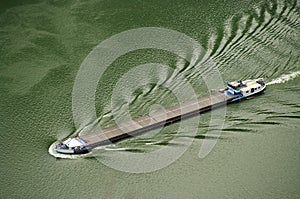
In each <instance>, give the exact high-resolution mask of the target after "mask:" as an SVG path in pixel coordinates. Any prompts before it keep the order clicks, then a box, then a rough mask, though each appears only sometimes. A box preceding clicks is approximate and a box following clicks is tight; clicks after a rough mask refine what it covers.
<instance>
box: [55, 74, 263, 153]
mask: <svg viewBox="0 0 300 199" xmlns="http://www.w3.org/2000/svg"><path fill="white" fill-rule="evenodd" d="M226 86H227V88H225V89H222V90H219V91H217V90H213V91H211V92H212V93H214V94H212V96H216V95H217V96H218V97H220V98H221V99H222V100H221V101H219V102H218V103H220V104H222V105H225V104H226V103H227V104H229V103H234V102H238V101H241V100H243V99H246V98H248V97H251V96H255V95H257V94H260V93H262V92H263V91H264V90H265V88H266V83H265V82H264V80H263V79H262V78H259V79H254V80H245V81H242V80H239V81H233V82H226ZM206 100H210V97H206ZM200 101H201V100H200V99H199V102H200ZM199 102H198V103H199ZM187 105H189V104H187ZM191 105H193V104H191ZM213 105H214V104H211V103H209V105H207V106H206V107H205V108H203V109H202V110H201V109H200V110H199V109H191V112H187V113H185V115H188V114H190V113H195V112H196V111H197V113H199V112H204V111H206V110H210V109H211V107H212V106H213ZM172 110H173V111H174V110H178V109H174V108H172V107H170V108H169V111H172ZM146 116H148V117H150V119H154V120H155V118H152V117H151V116H149V115H146ZM183 116H184V115H179V116H177V117H176V118H177V119H176V118H174V117H169V118H166V119H165V120H163V121H161V122H160V123H159V122H158V121H156V120H155V122H157V125H153V124H152V126H151V124H149V125H146V126H143V127H141V128H140V129H137V130H139V131H144V132H145V131H146V130H147V129H148V130H150V129H153V128H155V127H158V126H161V124H162V126H163V125H165V124H172V123H173V120H174V119H175V120H176V121H178V118H181V117H183ZM144 117H145V116H144ZM137 120H139V118H137V119H136V121H137ZM109 128H112V129H115V130H116V131H120V128H119V127H118V126H114V127H109ZM109 128H107V129H109ZM106 131H107V133H108V134H105V133H103V132H105V129H104V130H103V131H102V132H100V133H101V134H99V135H98V134H97V135H96V137H98V138H99V137H104V139H100V140H101V141H99V142H98V143H97V142H96V143H92V142H95V140H92V142H91V140H90V139H86V138H85V139H86V140H84V139H83V138H81V137H75V138H68V139H67V140H65V141H63V142H60V143H59V144H57V145H56V147H55V150H56V151H57V152H58V153H64V154H83V153H88V152H89V151H90V150H91V149H93V148H94V147H96V145H97V146H100V145H106V144H110V143H112V142H113V141H114V140H121V139H124V138H126V137H128V136H127V135H128V134H130V133H132V132H131V131H128V132H121V134H118V136H117V137H115V138H114V137H113V136H116V135H115V132H114V131H112V130H106ZM103 134H105V135H104V136H103ZM110 134H111V135H112V137H111V138H109V137H110ZM106 137H107V138H106ZM116 138H117V139H116ZM88 141H89V142H88Z"/></svg>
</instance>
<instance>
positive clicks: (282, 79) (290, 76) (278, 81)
mask: <svg viewBox="0 0 300 199" xmlns="http://www.w3.org/2000/svg"><path fill="white" fill-rule="evenodd" d="M299 75H300V71H296V72H292V73H289V74H283V75H281V76H280V77H278V78H276V79H273V80H272V81H270V82H268V83H267V85H272V84H281V83H285V82H287V81H289V80H292V79H295V78H296V77H297V76H299Z"/></svg>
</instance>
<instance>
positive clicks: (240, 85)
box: [223, 78, 266, 102]
mask: <svg viewBox="0 0 300 199" xmlns="http://www.w3.org/2000/svg"><path fill="white" fill-rule="evenodd" d="M226 86H227V88H226V89H224V90H223V92H224V93H225V94H226V95H227V96H234V98H233V99H231V101H230V102H235V101H240V100H242V99H245V98H249V97H251V96H254V95H257V94H260V93H262V92H263V91H264V90H265V89H266V83H265V81H264V79H263V78H259V79H254V80H245V81H242V80H239V81H233V82H226Z"/></svg>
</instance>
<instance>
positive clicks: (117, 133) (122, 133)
mask: <svg viewBox="0 0 300 199" xmlns="http://www.w3.org/2000/svg"><path fill="white" fill-rule="evenodd" d="M235 98H236V96H228V95H226V94H224V93H221V92H217V93H214V94H211V95H210V96H207V97H202V98H199V99H196V100H192V101H189V102H186V103H182V104H180V105H176V106H172V107H170V108H167V109H164V110H160V111H157V112H154V113H152V114H150V115H149V114H147V115H144V116H142V117H140V118H137V119H133V120H130V121H127V122H123V123H121V124H119V125H115V126H111V127H108V128H105V129H102V130H99V131H97V132H93V133H90V134H87V135H82V136H79V138H81V139H82V140H83V141H85V142H86V147H87V148H88V149H92V148H95V147H98V146H103V145H108V144H111V143H114V142H117V141H120V140H123V139H125V138H128V137H132V136H136V135H139V134H142V133H144V132H147V131H149V130H153V129H156V128H159V127H163V126H166V125H169V124H171V123H173V122H177V121H179V120H182V119H185V118H188V117H192V116H194V115H196V114H199V113H203V112H206V111H209V110H211V109H214V108H217V107H220V106H223V105H226V104H228V103H231V102H233V101H234V99H235Z"/></svg>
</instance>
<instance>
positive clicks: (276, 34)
mask: <svg viewBox="0 0 300 199" xmlns="http://www.w3.org/2000/svg"><path fill="white" fill-rule="evenodd" d="M0 5H1V6H0V132H1V149H2V150H1V161H0V166H1V169H0V198H300V189H299V185H300V156H299V152H300V134H299V129H300V126H299V121H300V120H299V119H300V104H299V98H300V95H299V91H300V59H299V58H300V57H299V55H300V51H299V50H300V1H299V0H257V1H254V0H242V1H234V0H213V1H208V0H187V1H183V0H172V1H171V0H164V1H158V0H123V1H121V0H101V1H97V0H91V1H87V0H78V1H71V0H47V1H43V0H25V1H21V0H11V1H8V0H3V1H1V2H0ZM143 27H160V28H165V29H171V30H176V31H178V32H180V33H183V34H185V35H187V36H189V37H191V38H193V39H194V40H195V41H197V42H199V43H200V44H201V45H202V47H203V48H204V49H205V50H206V54H205V55H207V56H209V57H210V59H211V60H213V61H214V63H215V64H216V68H217V69H218V71H219V73H220V76H221V78H222V79H223V80H224V81H225V80H237V79H248V78H258V77H264V78H265V80H266V82H268V86H267V90H266V91H265V93H264V94H262V95H259V96H257V97H254V98H251V99H249V100H245V101H243V102H241V103H236V104H231V105H229V106H227V107H226V115H225V121H224V126H223V129H215V131H216V132H218V133H219V134H220V137H219V138H217V137H216V136H213V135H211V136H209V127H210V123H209V122H210V120H211V118H212V115H213V113H215V112H216V113H217V112H218V111H219V112H222V111H224V108H222V109H219V110H216V111H213V112H209V113H205V114H203V115H201V116H198V117H194V118H191V119H188V120H187V121H188V122H190V123H193V122H195V121H198V122H199V123H198V124H197V125H198V126H197V127H198V128H197V132H196V135H195V136H185V137H186V140H187V141H192V143H191V145H189V146H188V147H187V148H186V151H185V152H184V153H183V154H182V155H180V156H179V157H178V158H177V159H176V161H174V162H172V164H169V165H166V166H165V167H163V168H161V169H157V170H155V171H151V172H137V173H135V172H126V171H124V170H123V171H122V170H120V169H116V168H113V167H112V166H109V165H108V164H104V163H103V161H102V160H106V159H109V158H113V157H115V156H114V154H116V153H118V154H121V155H122V154H124V157H127V156H128V158H129V155H135V154H137V155H146V154H147V153H149V152H151V151H155V150H159V149H161V148H163V147H168V150H169V151H172V150H173V149H178V148H180V147H182V146H181V145H176V144H172V140H173V139H175V138H176V132H177V131H178V128H179V126H180V124H181V123H176V124H174V125H171V126H168V127H165V128H163V129H161V131H160V132H152V133H151V132H149V134H145V135H142V136H141V137H134V138H132V139H128V140H124V141H122V142H120V143H117V144H115V145H111V146H108V147H106V148H101V149H98V150H95V151H93V152H92V153H91V154H89V155H88V156H84V157H79V158H75V159H70V158H68V157H67V158H59V157H54V156H53V155H51V154H50V153H49V151H48V149H49V147H50V145H51V144H52V143H53V142H55V141H57V140H61V139H63V138H66V137H68V136H70V135H72V134H73V135H74V132H75V131H76V130H78V129H79V127H78V126H76V125H79V126H80V128H84V127H91V128H86V129H87V130H86V132H85V133H89V132H92V130H91V129H92V128H96V127H99V126H101V127H107V126H110V125H112V124H114V118H113V116H112V109H111V108H110V103H111V97H112V93H113V89H114V87H115V85H116V84H117V82H118V81H119V79H120V78H122V77H124V75H125V74H126V72H128V71H129V70H131V69H133V68H135V66H137V65H141V64H147V63H160V64H164V65H167V66H169V67H170V68H172V69H175V70H176V69H179V70H177V71H178V74H181V75H184V76H185V77H186V78H187V80H188V81H189V82H190V84H191V85H192V86H193V88H194V91H195V93H196V95H197V96H202V95H205V94H207V91H208V89H207V87H206V84H205V82H204V81H203V80H202V79H201V73H205V72H207V71H209V68H206V67H205V66H204V67H203V70H202V71H199V70H198V69H197V68H195V67H193V66H191V65H189V60H184V59H182V58H180V57H178V56H177V55H174V54H173V53H171V52H167V51H165V50H158V49H151V48H147V49H140V50H135V51H132V52H128V53H127V54H124V55H122V56H120V57H118V59H116V60H115V61H114V62H113V63H112V64H111V65H110V66H109V67H108V68H107V70H106V71H105V72H104V74H103V75H102V77H101V78H100V77H99V78H100V81H99V82H98V86H97V90H96V95H95V109H96V113H97V119H96V120H95V119H93V118H86V121H85V122H82V123H80V124H75V123H74V119H73V111H72V110H74V109H73V108H74V107H72V97H74V96H72V91H73V85H74V82H75V78H76V75H77V73H78V71H79V68H80V66H81V63H82V62H83V61H84V59H85V58H86V57H87V56H88V54H89V53H90V52H91V51H92V50H93V49H94V48H95V47H96V46H97V45H98V44H99V43H100V42H102V41H104V40H106V39H108V38H110V37H112V36H113V35H116V34H118V33H121V32H123V31H127V30H131V29H136V28H143ZM146 39H147V38H146ZM146 39H145V40H146ZM120 42H125V43H126V41H120ZM192 54H193V55H197V52H192ZM152 74H153V75H151V74H150V75H148V76H147V77H148V78H149V79H151V78H153V77H154V76H159V75H161V74H160V73H159V72H157V71H154V72H153V73H152ZM139 78H141V75H140V74H135V75H133V76H132V77H131V79H133V80H139ZM128 81H129V79H128ZM145 81H146V83H147V81H148V80H147V78H146V80H145ZM149 81H150V80H149ZM148 83H149V82H148ZM223 83H224V82H223ZM121 86H123V88H124V89H125V88H127V87H129V86H130V85H129V86H128V85H121ZM223 86H224V85H223ZM175 87H176V85H175ZM128 96H129V98H130V101H129V102H128V101H126V100H124V99H121V98H120V99H119V101H118V102H119V103H120V104H117V107H115V108H116V109H118V108H120V107H122V106H123V105H124V104H126V103H127V104H128V107H129V109H130V114H131V116H132V117H137V116H139V115H144V114H146V113H149V112H150V111H151V110H153V108H155V107H156V108H157V107H168V106H171V105H173V104H176V103H178V101H177V100H176V96H175V94H174V93H172V92H171V91H170V90H168V89H166V88H162V87H161V86H157V85H155V84H152V83H150V84H147V85H143V86H141V88H139V89H138V90H136V91H134V92H133V93H130V94H128ZM118 105H119V107H118ZM205 140H212V141H215V142H216V144H215V146H214V147H213V149H212V151H211V152H210V153H209V154H208V155H207V156H205V157H204V158H199V151H200V148H201V147H202V145H203V143H204V141H205ZM128 160H129V161H131V159H128ZM160 160H161V159H160V158H157V161H160ZM116 162H117V163H116V164H118V165H119V166H120V165H121V166H122V162H118V161H116ZM131 163H132V164H133V165H134V161H132V162H131ZM126 164H128V162H126V163H125V162H124V165H125V166H124V167H125V170H126ZM136 164H139V163H136ZM153 164H155V161H154V163H153ZM135 166H136V165H135ZM138 166H139V165H138ZM140 167H142V165H140Z"/></svg>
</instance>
